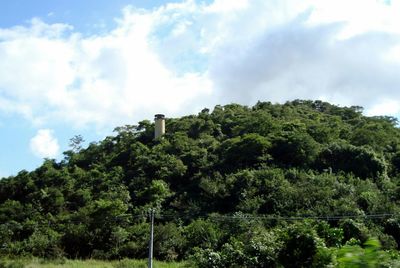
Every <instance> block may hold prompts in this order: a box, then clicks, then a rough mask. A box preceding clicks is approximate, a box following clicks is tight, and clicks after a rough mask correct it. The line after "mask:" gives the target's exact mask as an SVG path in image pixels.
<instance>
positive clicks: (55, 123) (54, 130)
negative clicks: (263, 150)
mask: <svg viewBox="0 0 400 268" xmlns="http://www.w3.org/2000/svg"><path fill="white" fill-rule="evenodd" d="M0 5H1V6H0V131H1V139H0V146H1V148H2V150H1V152H0V177H1V176H9V175H13V174H16V173H17V172H18V171H19V170H21V169H27V170H32V169H34V168H35V167H37V166H38V165H40V163H41V162H42V161H43V158H56V159H62V152H63V151H65V150H67V149H68V142H69V139H70V138H71V137H73V136H74V135H77V134H81V135H82V136H83V137H84V139H85V140H86V141H87V142H91V141H98V140H101V139H102V138H104V137H105V136H106V135H110V134H111V133H112V130H113V129H114V127H116V126H119V125H124V124H136V123H137V122H138V121H140V120H143V119H152V117H153V115H154V114H155V113H165V114H166V115H167V116H169V117H175V116H181V115H185V114H191V113H197V112H198V111H199V110H201V109H202V108H204V107H209V108H212V107H213V106H214V105H215V104H227V103H231V102H236V103H241V104H246V105H253V104H255V103H256V102H257V101H258V100H266V101H272V102H284V101H287V100H293V99H297V98H301V99H321V100H325V101H329V102H332V103H334V104H339V105H343V106H344V105H346V106H347V105H360V106H363V107H364V108H365V114H367V115H393V116H396V117H398V116H399V114H400V68H399V67H400V0H326V1H325V0H302V1H298V0H207V1H202V0H197V1H196V0H186V1H185V0H183V1H175V2H169V1H162V0H154V1H153V0H113V1H109V0H86V1H81V0H59V1H53V0H41V1H27V0H4V1H2V2H1V4H0Z"/></svg>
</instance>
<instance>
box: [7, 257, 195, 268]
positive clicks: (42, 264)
mask: <svg viewBox="0 0 400 268" xmlns="http://www.w3.org/2000/svg"><path fill="white" fill-rule="evenodd" d="M153 267H154V268H187V267H189V266H188V265H187V263H184V262H179V263H176V262H160V261H154V262H153ZM0 268H147V260H128V259H124V260H121V261H99V260H52V261H48V260H42V259H21V260H2V261H0Z"/></svg>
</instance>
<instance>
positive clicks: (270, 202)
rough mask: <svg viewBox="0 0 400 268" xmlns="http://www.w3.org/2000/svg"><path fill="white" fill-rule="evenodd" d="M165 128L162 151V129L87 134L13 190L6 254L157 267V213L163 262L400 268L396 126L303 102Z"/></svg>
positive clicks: (3, 217)
mask: <svg viewBox="0 0 400 268" xmlns="http://www.w3.org/2000/svg"><path fill="white" fill-rule="evenodd" d="M166 128H167V134H166V135H165V136H164V137H163V138H161V139H158V140H154V139H153V135H154V134H153V132H154V124H152V123H151V122H149V121H146V120H145V121H141V122H139V123H138V125H134V126H131V125H127V126H122V127H117V128H116V129H115V136H110V137H107V138H105V139H104V140H103V141H100V142H94V143H91V144H90V145H89V146H88V147H87V148H82V147H81V143H82V141H83V138H82V137H81V136H76V137H74V138H73V139H71V150H69V151H66V152H65V153H64V154H65V159H64V160H62V161H60V162H57V161H55V160H51V159H46V160H45V161H44V163H43V164H42V165H41V166H40V167H39V168H37V169H36V170H34V171H32V172H27V171H21V172H19V173H18V175H16V176H12V177H9V178H4V179H2V180H0V255H1V256H4V257H11V258H12V257H20V256H36V257H40V258H54V259H57V258H72V259H75V258H80V259H85V258H92V259H109V260H113V259H122V258H136V259H144V258H146V256H147V244H148V238H149V234H148V230H149V226H148V211H149V209H150V208H155V209H156V212H157V213H156V221H155V222H156V226H155V244H154V250H155V251H154V254H155V257H156V258H157V259H159V260H165V261H180V260H188V261H189V262H190V264H191V265H192V266H197V267H281V266H284V267H324V266H326V267H329V266H339V267H367V266H362V265H363V264H362V263H372V264H371V265H375V266H371V267H396V266H395V265H396V263H398V259H399V257H398V256H399V254H398V249H399V248H400V213H399V212H400V206H399V204H400V130H399V128H398V125H397V120H396V119H395V118H393V117H366V116H363V115H362V108H361V107H338V106H335V105H331V104H329V103H326V102H321V101H302V100H296V101H292V102H287V103H285V104H271V103H269V102H259V103H257V104H256V105H255V106H253V107H246V106H241V105H238V104H230V105H225V106H216V107H215V108H214V109H213V111H210V110H208V109H204V110H202V111H201V112H200V113H199V114H198V115H190V116H185V117H182V118H170V119H167V120H166ZM351 252H353V253H351ZM350 253H351V254H350ZM371 256H372V257H371ZM378 260H379V261H378ZM374 262H375V263H374ZM360 263H361V264H360ZM359 264H360V265H361V266H360V265H359ZM350 265H353V266H350ZM357 265H359V266H357Z"/></svg>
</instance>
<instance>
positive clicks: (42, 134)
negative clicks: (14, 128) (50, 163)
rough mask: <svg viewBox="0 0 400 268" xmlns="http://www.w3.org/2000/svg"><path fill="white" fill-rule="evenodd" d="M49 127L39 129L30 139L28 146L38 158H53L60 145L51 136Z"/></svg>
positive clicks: (57, 152) (56, 154)
mask: <svg viewBox="0 0 400 268" xmlns="http://www.w3.org/2000/svg"><path fill="white" fill-rule="evenodd" d="M53 134H54V133H53V131H52V130H51V129H40V130H38V132H37V133H36V135H35V136H34V137H33V138H32V139H31V141H30V148H31V151H32V153H33V154H34V155H36V156H37V157H40V158H55V157H57V156H58V154H59V151H60V146H59V145H58V141H57V139H56V138H55V137H54V136H53Z"/></svg>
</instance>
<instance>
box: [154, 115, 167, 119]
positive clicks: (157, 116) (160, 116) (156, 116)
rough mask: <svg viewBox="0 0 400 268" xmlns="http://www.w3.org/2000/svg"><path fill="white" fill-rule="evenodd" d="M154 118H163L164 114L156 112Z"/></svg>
mask: <svg viewBox="0 0 400 268" xmlns="http://www.w3.org/2000/svg"><path fill="white" fill-rule="evenodd" d="M154 119H155V120H157V119H165V115H163V114H156V115H154Z"/></svg>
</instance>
